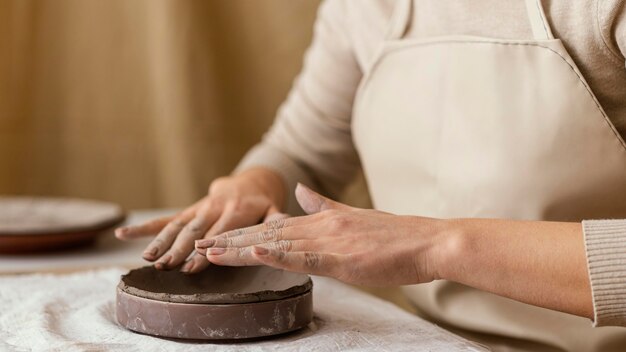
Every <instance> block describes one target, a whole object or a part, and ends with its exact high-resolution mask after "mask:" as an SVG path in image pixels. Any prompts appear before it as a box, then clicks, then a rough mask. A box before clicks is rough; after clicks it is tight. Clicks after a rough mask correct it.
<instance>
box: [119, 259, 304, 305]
mask: <svg viewBox="0 0 626 352" xmlns="http://www.w3.org/2000/svg"><path fill="white" fill-rule="evenodd" d="M312 286H313V283H312V282H311V279H310V278H309V276H308V275H304V274H298V273H292V272H288V271H283V270H279V269H274V268H270V267H267V266H243V267H235V266H220V265H210V266H209V267H208V268H207V269H206V270H204V271H201V272H199V273H197V274H192V275H187V274H183V273H181V272H179V271H178V270H170V271H163V270H156V269H155V268H154V266H145V267H143V268H139V269H135V270H131V271H130V272H129V273H128V274H126V275H124V276H122V280H121V282H120V286H119V287H120V289H121V290H122V291H124V292H127V293H130V294H131V295H134V296H139V297H143V298H148V299H153V300H157V301H165V302H176V303H208V304H216V303H222V304H233V303H251V302H261V301H271V300H277V299H283V298H287V297H291V296H295V295H298V294H302V293H304V292H307V291H309V290H311V287H312Z"/></svg>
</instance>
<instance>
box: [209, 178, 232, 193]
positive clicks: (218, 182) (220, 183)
mask: <svg viewBox="0 0 626 352" xmlns="http://www.w3.org/2000/svg"><path fill="white" fill-rule="evenodd" d="M227 182H228V177H227V176H222V177H218V178H216V179H215V180H213V182H211V184H210V185H209V194H211V193H213V192H215V191H216V190H219V189H220V188H222V187H224V185H225V184H226V183H227Z"/></svg>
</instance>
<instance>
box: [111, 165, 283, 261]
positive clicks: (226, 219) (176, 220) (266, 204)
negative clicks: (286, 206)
mask: <svg viewBox="0 0 626 352" xmlns="http://www.w3.org/2000/svg"><path fill="white" fill-rule="evenodd" d="M284 198H285V189H284V185H283V181H282V179H281V177H280V176H279V175H278V174H276V173H275V172H273V171H271V170H269V169H265V168H260V167H258V168H252V169H249V170H247V171H244V172H242V173H240V174H237V175H234V176H228V177H221V178H218V179H216V180H214V181H213V182H212V183H211V185H210V187H209V192H208V195H207V196H206V197H204V198H202V199H200V200H199V201H198V202H196V203H195V204H193V205H191V206H190V207H188V208H186V209H185V210H183V211H182V212H180V213H178V214H176V215H174V216H169V217H164V218H159V219H155V220H152V221H148V222H146V223H144V224H141V225H136V226H125V227H121V228H118V229H117V230H116V231H115V236H116V237H117V238H118V239H121V240H131V239H134V238H139V237H144V236H152V235H156V237H155V238H154V240H153V241H152V242H151V243H150V244H149V245H148V246H147V247H146V249H145V250H144V252H143V258H144V259H145V260H148V261H151V262H155V264H154V266H155V267H156V268H157V269H159V270H168V269H172V268H174V267H177V266H178V265H180V264H182V263H183V262H185V260H186V259H187V258H189V260H187V262H186V263H185V264H184V265H183V266H182V268H181V271H183V272H188V273H195V272H199V271H201V270H203V269H204V268H206V267H207V266H208V265H209V261H208V260H207V258H206V257H205V256H203V255H200V254H197V253H196V254H194V255H193V256H191V257H190V254H191V253H192V252H193V251H194V242H195V240H199V239H202V238H211V237H214V236H217V235H219V234H221V233H223V232H225V231H229V230H234V229H237V228H241V227H247V226H251V225H256V224H258V223H260V222H265V221H270V220H276V219H280V218H284V217H287V215H286V214H283V213H281V209H282V207H283V203H284Z"/></svg>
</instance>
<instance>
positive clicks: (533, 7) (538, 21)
mask: <svg viewBox="0 0 626 352" xmlns="http://www.w3.org/2000/svg"><path fill="white" fill-rule="evenodd" d="M526 12H528V19H529V20H530V27H531V29H532V30H533V37H534V38H535V39H536V40H547V39H554V36H553V35H552V30H551V29H550V24H549V23H548V20H547V19H546V14H545V13H544V12H543V6H542V5H541V1H540V0H526Z"/></svg>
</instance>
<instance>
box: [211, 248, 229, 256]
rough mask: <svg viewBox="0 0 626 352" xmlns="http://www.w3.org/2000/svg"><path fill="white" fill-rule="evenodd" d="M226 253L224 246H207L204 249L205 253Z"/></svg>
mask: <svg viewBox="0 0 626 352" xmlns="http://www.w3.org/2000/svg"><path fill="white" fill-rule="evenodd" d="M224 253H226V248H208V249H207V250H206V254H207V255H220V254H224Z"/></svg>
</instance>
